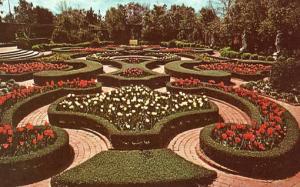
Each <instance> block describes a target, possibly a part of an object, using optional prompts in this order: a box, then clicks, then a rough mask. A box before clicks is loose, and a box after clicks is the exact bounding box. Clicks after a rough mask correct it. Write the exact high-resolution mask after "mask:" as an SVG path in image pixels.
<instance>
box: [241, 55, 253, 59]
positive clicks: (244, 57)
mask: <svg viewBox="0 0 300 187" xmlns="http://www.w3.org/2000/svg"><path fill="white" fill-rule="evenodd" d="M250 56H251V53H243V54H242V55H241V59H244V60H249V59H250Z"/></svg>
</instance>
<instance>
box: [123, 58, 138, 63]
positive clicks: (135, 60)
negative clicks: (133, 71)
mask: <svg viewBox="0 0 300 187" xmlns="http://www.w3.org/2000/svg"><path fill="white" fill-rule="evenodd" d="M123 61H124V62H126V63H128V64H139V63H141V62H142V60H141V59H140V58H136V57H129V58H126V59H124V60H123Z"/></svg>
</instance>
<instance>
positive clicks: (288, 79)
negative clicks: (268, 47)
mask: <svg viewBox="0 0 300 187" xmlns="http://www.w3.org/2000/svg"><path fill="white" fill-rule="evenodd" d="M299 69H300V68H297V63H296V62H295V59H293V58H289V59H288V60H284V58H282V57H279V58H278V60H277V63H275V64H274V65H273V66H272V70H271V77H270V81H271V84H272V85H273V87H274V88H277V89H279V90H290V89H292V88H293V87H294V86H295V84H297V82H298V81H299V77H298V75H299V73H300V72H299Z"/></svg>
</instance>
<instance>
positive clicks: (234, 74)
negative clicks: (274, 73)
mask: <svg viewBox="0 0 300 187" xmlns="http://www.w3.org/2000/svg"><path fill="white" fill-rule="evenodd" d="M205 64H213V63H212V62H209V63H205V62H202V63H201V65H205ZM215 64H217V63H215ZM248 64H250V63H248ZM252 64H258V63H252ZM263 65H266V64H263ZM194 69H195V70H197V71H203V70H201V69H200V68H198V67H197V66H196V67H194ZM228 72H229V71H228ZM230 73H231V76H232V77H234V78H238V79H242V80H245V81H257V80H260V79H263V78H264V77H267V76H269V75H268V73H267V72H257V73H256V74H243V73H237V72H230Z"/></svg>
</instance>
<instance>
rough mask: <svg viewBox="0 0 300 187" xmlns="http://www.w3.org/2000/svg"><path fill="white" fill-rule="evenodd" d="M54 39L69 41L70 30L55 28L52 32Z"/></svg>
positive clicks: (58, 41) (63, 41)
mask: <svg viewBox="0 0 300 187" xmlns="http://www.w3.org/2000/svg"><path fill="white" fill-rule="evenodd" d="M52 41H54V42H55V43H68V42H69V38H68V32H67V31H66V30H61V29H55V30H54V31H53V34H52Z"/></svg>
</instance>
